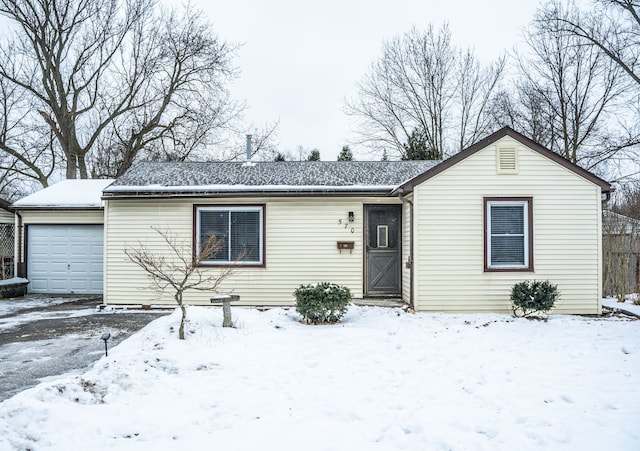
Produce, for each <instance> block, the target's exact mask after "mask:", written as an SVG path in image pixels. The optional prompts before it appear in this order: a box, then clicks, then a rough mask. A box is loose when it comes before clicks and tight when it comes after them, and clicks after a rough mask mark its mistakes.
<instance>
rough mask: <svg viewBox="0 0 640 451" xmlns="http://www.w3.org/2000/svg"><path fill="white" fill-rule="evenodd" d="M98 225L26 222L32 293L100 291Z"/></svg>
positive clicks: (99, 237) (100, 238)
mask: <svg viewBox="0 0 640 451" xmlns="http://www.w3.org/2000/svg"><path fill="white" fill-rule="evenodd" d="M102 247H103V244H102V225H29V226H28V228H27V278H28V279H29V282H30V283H29V291H30V292H32V293H60V294H62V293H77V294H99V293H102V254H103V252H102Z"/></svg>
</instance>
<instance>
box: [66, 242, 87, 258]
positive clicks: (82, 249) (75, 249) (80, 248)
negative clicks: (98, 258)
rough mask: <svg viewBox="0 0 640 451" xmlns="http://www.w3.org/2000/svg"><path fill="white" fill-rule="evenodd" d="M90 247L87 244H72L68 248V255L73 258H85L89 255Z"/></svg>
mask: <svg viewBox="0 0 640 451" xmlns="http://www.w3.org/2000/svg"><path fill="white" fill-rule="evenodd" d="M90 251H91V246H89V245H88V244H72V245H71V246H69V253H70V254H71V255H72V256H74V257H86V256H88V255H91V252H90Z"/></svg>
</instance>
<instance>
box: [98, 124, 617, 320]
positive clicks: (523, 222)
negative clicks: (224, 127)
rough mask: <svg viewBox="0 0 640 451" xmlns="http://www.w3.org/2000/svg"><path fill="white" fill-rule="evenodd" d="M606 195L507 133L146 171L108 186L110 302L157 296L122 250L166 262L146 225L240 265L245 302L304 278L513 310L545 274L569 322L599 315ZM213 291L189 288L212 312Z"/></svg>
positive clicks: (375, 292) (230, 285)
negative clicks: (416, 157)
mask: <svg viewBox="0 0 640 451" xmlns="http://www.w3.org/2000/svg"><path fill="white" fill-rule="evenodd" d="M610 190H611V186H610V185H609V183H607V182H606V181H604V180H602V179H600V178H598V177H596V176H595V175H593V174H591V173H590V172H588V171H585V170H584V169H582V168H580V167H578V166H576V165H574V164H572V163H570V162H569V161H567V160H565V159H563V158H561V157H560V156H558V155H557V154H555V153H553V152H551V151H550V150H548V149H545V148H544V147H542V146H540V145H539V144H537V143H535V142H533V141H531V140H530V139H528V138H526V137H524V136H522V135H521V134H519V133H517V132H515V131H513V130H511V129H509V128H503V129H501V130H500V131H498V132H496V133H494V134H492V135H491V136H489V137H487V138H485V139H484V140H482V141H480V142H478V143H477V144H475V145H473V146H471V147H469V148H467V149H465V150H463V151H461V152H460V153H458V154H456V155H455V156H454V157H452V158H450V159H448V160H445V161H443V162H439V161H391V162H374V161H369V162H356V161H346V162H277V163H276V162H250V161H249V162H245V163H141V164H138V165H135V166H133V167H132V168H131V169H130V170H129V171H128V172H127V173H126V174H124V175H123V176H122V177H120V178H119V179H117V180H116V181H115V182H114V183H113V184H111V185H110V186H109V187H107V188H106V189H105V190H104V193H103V194H104V196H103V199H104V200H105V227H106V234H105V268H106V270H105V293H104V298H105V302H106V303H109V304H140V303H143V304H151V303H172V302H173V301H172V299H171V298H170V297H169V296H167V297H165V298H158V296H157V294H156V293H155V292H154V291H153V290H152V289H150V283H149V279H148V278H147V275H146V274H145V273H144V272H143V271H142V270H141V269H139V268H138V267H137V266H136V265H135V264H133V263H132V262H131V261H129V260H128V258H127V256H126V254H125V250H126V249H131V248H135V247H140V246H144V247H145V248H146V249H148V250H150V251H152V252H155V253H157V254H158V255H165V252H166V246H163V243H162V241H161V239H160V237H159V236H158V235H157V234H155V233H153V230H152V228H156V229H161V230H166V231H169V232H171V233H172V235H173V236H175V237H177V238H178V239H179V240H181V242H182V243H186V245H187V247H188V248H189V249H190V252H198V249H199V243H201V242H202V241H203V240H204V239H206V238H208V237H209V236H211V235H216V236H217V237H223V238H224V242H225V246H224V247H223V249H222V251H221V252H220V253H219V254H216V256H214V257H212V258H211V259H210V260H209V261H207V262H206V264H205V265H204V268H203V269H204V270H205V271H214V272H215V271H220V270H224V269H225V268H228V267H229V265H234V266H235V267H236V269H235V272H234V273H233V274H232V276H231V277H229V278H228V279H227V280H226V281H225V282H224V284H223V285H222V286H221V287H220V291H221V292H224V293H234V294H237V295H240V299H241V301H240V302H241V303H242V304H245V305H273V306H276V305H291V304H293V303H294V298H293V291H294V289H295V288H296V287H298V286H299V285H300V284H306V283H313V282H319V281H329V282H334V283H338V284H341V285H345V286H347V287H348V288H349V289H350V290H351V292H352V294H353V296H354V297H356V298H362V297H397V298H401V299H403V300H404V301H406V302H407V303H410V304H411V305H413V306H414V307H415V308H416V310H419V311H449V312H489V311H492V312H507V311H509V307H510V300H509V294H510V288H511V286H512V285H513V284H514V283H516V282H519V281H522V280H525V279H549V280H551V281H552V282H553V283H556V284H558V286H559V289H560V291H561V293H562V295H561V300H560V303H559V304H558V306H557V308H556V309H555V311H556V312H560V313H590V314H596V313H599V312H600V310H601V304H600V299H601V281H602V239H601V229H602V222H601V211H602V209H601V208H602V202H603V200H604V199H606V195H607V193H608V192H609V191H610ZM211 295H212V293H203V292H191V293H186V294H185V296H186V298H185V302H187V303H190V304H208V303H209V298H210V297H211Z"/></svg>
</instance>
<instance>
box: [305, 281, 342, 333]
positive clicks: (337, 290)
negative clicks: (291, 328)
mask: <svg viewBox="0 0 640 451" xmlns="http://www.w3.org/2000/svg"><path fill="white" fill-rule="evenodd" d="M293 294H294V295H295V297H296V311H297V312H298V313H300V314H301V315H302V320H303V321H304V322H306V323H307V324H323V323H335V322H338V321H340V318H342V317H343V316H344V314H345V313H346V312H347V308H348V306H349V302H351V292H350V291H349V289H348V288H347V287H343V286H340V285H336V284H334V283H329V282H320V283H316V284H309V285H300V287H299V288H296V290H295V291H294V293H293Z"/></svg>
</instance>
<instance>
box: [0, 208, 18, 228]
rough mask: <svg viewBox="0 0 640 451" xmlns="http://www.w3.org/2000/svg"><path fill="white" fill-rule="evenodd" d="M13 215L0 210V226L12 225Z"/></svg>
mask: <svg viewBox="0 0 640 451" xmlns="http://www.w3.org/2000/svg"><path fill="white" fill-rule="evenodd" d="M14 220H15V215H14V214H13V213H11V212H10V211H7V210H5V209H3V208H0V224H13V222H14Z"/></svg>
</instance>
